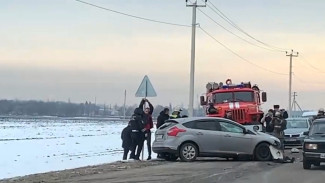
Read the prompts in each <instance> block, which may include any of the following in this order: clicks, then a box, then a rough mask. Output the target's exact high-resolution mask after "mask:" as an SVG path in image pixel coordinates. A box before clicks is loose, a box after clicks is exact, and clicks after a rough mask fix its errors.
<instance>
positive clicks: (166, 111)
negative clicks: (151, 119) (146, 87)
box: [156, 108, 169, 129]
mask: <svg viewBox="0 0 325 183" xmlns="http://www.w3.org/2000/svg"><path fill="white" fill-rule="evenodd" d="M168 119H169V109H168V108H165V109H164V110H163V111H161V112H160V114H159V116H158V118H157V125H156V126H157V129H158V128H159V127H161V126H162V125H163V124H164V123H165V121H166V120H168Z"/></svg>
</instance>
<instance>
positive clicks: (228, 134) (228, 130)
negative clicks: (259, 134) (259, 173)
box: [219, 121, 253, 154]
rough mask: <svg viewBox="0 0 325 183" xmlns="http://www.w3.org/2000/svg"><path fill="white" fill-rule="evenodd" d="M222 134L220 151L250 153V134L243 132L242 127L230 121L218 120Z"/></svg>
mask: <svg viewBox="0 0 325 183" xmlns="http://www.w3.org/2000/svg"><path fill="white" fill-rule="evenodd" d="M219 123H220V126H221V134H222V145H221V147H220V148H221V151H223V152H225V153H234V154H236V153H240V154H250V153H251V152H252V148H253V147H252V146H253V145H252V138H253V137H252V135H250V134H245V133H244V128H242V127H241V126H239V125H236V124H235V123H232V122H230V121H219Z"/></svg>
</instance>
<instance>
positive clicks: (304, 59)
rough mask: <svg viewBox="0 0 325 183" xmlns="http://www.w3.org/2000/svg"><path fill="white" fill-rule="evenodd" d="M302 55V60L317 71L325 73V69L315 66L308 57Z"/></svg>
mask: <svg viewBox="0 0 325 183" xmlns="http://www.w3.org/2000/svg"><path fill="white" fill-rule="evenodd" d="M300 57H301V58H302V61H303V62H304V63H306V64H307V65H308V66H309V67H311V68H313V69H314V70H316V71H318V72H320V73H323V74H325V72H324V71H322V70H320V69H318V68H317V67H315V66H313V65H312V64H311V63H310V62H308V61H307V59H306V58H305V57H304V56H302V55H300Z"/></svg>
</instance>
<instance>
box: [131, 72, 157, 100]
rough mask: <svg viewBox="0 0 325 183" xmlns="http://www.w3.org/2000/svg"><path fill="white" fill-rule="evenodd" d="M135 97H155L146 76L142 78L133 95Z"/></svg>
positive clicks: (154, 92) (155, 94)
mask: <svg viewBox="0 0 325 183" xmlns="http://www.w3.org/2000/svg"><path fill="white" fill-rule="evenodd" d="M135 96H136V97H156V96H157V93H156V91H155V89H154V88H153V86H152V84H151V82H150V80H149V77H148V76H147V75H145V76H144V78H143V80H142V82H141V84H140V86H139V88H138V90H137V92H136V93H135Z"/></svg>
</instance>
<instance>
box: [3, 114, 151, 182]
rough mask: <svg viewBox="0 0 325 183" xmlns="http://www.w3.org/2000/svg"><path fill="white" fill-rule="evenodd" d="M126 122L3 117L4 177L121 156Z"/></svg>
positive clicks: (101, 161) (100, 162) (103, 160)
mask: <svg viewBox="0 0 325 183" xmlns="http://www.w3.org/2000/svg"><path fill="white" fill-rule="evenodd" d="M126 124H127V122H121V121H96V120H62V119H1V120H0V179H3V178H10V177H15V176H22V175H28V174H34V173H42V172H48V171H55V170H63V169H71V168H77V167H82V166H87V165H97V164H103V163H109V162H113V161H117V160H121V158H122V154H123V149H122V148H121V143H122V141H121V139H120V134H121V131H122V129H123V128H124V127H125V126H126ZM152 139H154V135H152ZM146 148H147V147H146V146H145V157H147V155H146V153H147V149H146ZM153 156H155V155H153Z"/></svg>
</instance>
